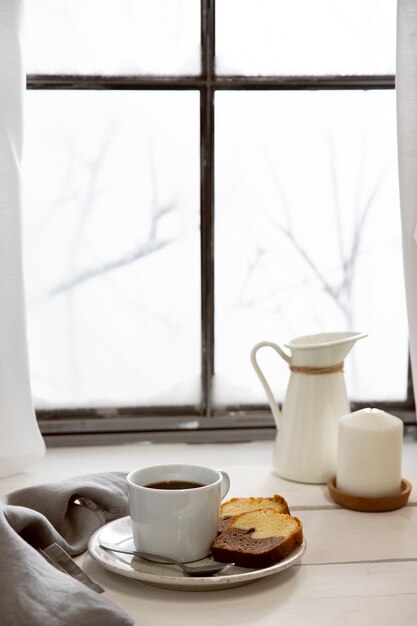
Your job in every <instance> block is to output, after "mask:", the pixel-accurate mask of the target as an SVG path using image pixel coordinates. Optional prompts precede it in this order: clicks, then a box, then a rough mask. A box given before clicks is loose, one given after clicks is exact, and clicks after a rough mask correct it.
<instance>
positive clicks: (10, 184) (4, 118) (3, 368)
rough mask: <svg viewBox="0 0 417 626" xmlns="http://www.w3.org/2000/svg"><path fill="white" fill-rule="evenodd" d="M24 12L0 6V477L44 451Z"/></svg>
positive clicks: (17, 6)
mask: <svg viewBox="0 0 417 626" xmlns="http://www.w3.org/2000/svg"><path fill="white" fill-rule="evenodd" d="M22 11H23V3H22V1H21V0H0V476H7V475H9V474H14V473H16V472H19V471H21V470H22V469H24V468H26V467H28V466H30V465H31V464H32V463H33V462H34V461H36V460H37V459H38V458H40V457H41V456H42V455H43V453H44V450H45V446H44V442H43V439H42V437H41V435H40V432H39V429H38V426H37V423H36V418H35V414H34V410H33V405H32V397H31V389H30V381H29V367H28V355H27V341H26V325H25V303H24V289H23V272H22V250H21V223H20V210H21V188H20V182H21V181H20V166H21V154H22V141H23V93H24V85H25V76H24V72H23V64H22V54H21V41H20V37H21V21H22V19H21V18H22Z"/></svg>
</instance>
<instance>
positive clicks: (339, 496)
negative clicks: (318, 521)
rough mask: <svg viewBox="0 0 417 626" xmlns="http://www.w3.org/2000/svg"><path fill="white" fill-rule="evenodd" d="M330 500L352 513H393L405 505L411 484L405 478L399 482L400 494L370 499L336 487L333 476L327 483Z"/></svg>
mask: <svg viewBox="0 0 417 626" xmlns="http://www.w3.org/2000/svg"><path fill="white" fill-rule="evenodd" d="M327 487H328V489H329V493H330V496H331V497H332V499H333V500H334V501H335V502H336V503H337V504H340V505H341V506H344V507H345V508H346V509H352V510H353V511H366V512H368V513H382V512H384V511H394V510H395V509H400V508H401V507H403V506H404V505H405V504H407V501H408V498H409V495H410V493H411V483H409V482H408V480H405V478H403V479H402V481H401V492H400V493H398V494H396V495H395V496H379V497H376V498H371V497H367V496H355V495H352V494H350V493H346V492H344V491H340V489H338V488H337V487H336V476H333V478H331V479H330V480H329V482H328V483H327Z"/></svg>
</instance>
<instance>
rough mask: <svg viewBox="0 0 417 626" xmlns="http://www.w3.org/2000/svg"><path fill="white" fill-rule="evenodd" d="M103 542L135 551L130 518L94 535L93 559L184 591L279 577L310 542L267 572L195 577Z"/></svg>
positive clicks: (239, 570) (118, 571) (238, 570)
mask: <svg viewBox="0 0 417 626" xmlns="http://www.w3.org/2000/svg"><path fill="white" fill-rule="evenodd" d="M100 540H102V541H108V542H110V543H115V544H118V545H119V546H120V547H123V548H125V549H127V550H130V549H132V550H134V545H133V538H132V529H131V525H130V517H122V518H120V519H118V520H115V521H113V522H110V523H109V524H106V525H105V526H103V527H102V528H99V530H97V532H95V533H94V535H93V536H92V537H91V539H90V541H89V544H88V551H89V553H90V555H91V556H92V558H93V559H94V560H96V561H97V562H98V563H100V564H101V565H102V566H103V567H105V568H106V569H108V570H110V571H111V572H114V573H115V574H120V575H122V576H127V577H128V578H135V579H137V580H140V581H141V582H143V583H146V584H147V585H152V586H153V587H162V588H164V589H176V590H180V591H214V590H216V589H224V588H227V587H240V586H241V585H246V584H248V583H251V582H253V581H254V580H257V579H258V578H264V577H265V576H271V575H272V574H278V572H282V571H283V570H285V569H287V568H288V567H291V566H292V565H295V563H297V561H299V560H300V559H301V557H302V555H303V554H304V551H305V549H306V543H305V541H303V543H302V545H301V546H300V547H299V548H297V549H296V550H294V552H293V553H292V554H290V555H289V556H288V557H287V558H286V559H284V560H283V561H280V563H276V565H271V566H270V567H265V568H264V569H247V568H245V567H237V566H234V567H232V568H231V569H229V570H227V572H225V573H224V574H221V573H220V574H216V575H215V576H207V577H202V578H193V577H191V576H187V575H186V574H184V573H183V572H182V571H181V570H180V569H179V568H177V567H175V565H168V564H167V565H165V564H161V563H151V562H150V561H146V560H144V559H141V558H139V557H133V556H129V555H128V554H116V553H115V552H109V551H108V550H104V549H103V548H101V547H100ZM210 560H211V559H210V558H209V557H208V558H206V559H202V560H201V561H196V563H195V564H196V565H197V564H204V563H206V562H209V561H210Z"/></svg>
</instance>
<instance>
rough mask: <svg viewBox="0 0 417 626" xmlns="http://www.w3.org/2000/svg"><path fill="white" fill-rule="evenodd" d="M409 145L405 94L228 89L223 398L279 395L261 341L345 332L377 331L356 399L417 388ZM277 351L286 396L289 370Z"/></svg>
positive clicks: (349, 366)
mask: <svg viewBox="0 0 417 626" xmlns="http://www.w3.org/2000/svg"><path fill="white" fill-rule="evenodd" d="M396 153H397V150H396V122H395V93H394V92H393V91H368V92H366V91H352V92H341V91H338V92H334V91H333V92H332V91H327V92H318V91H316V92H314V91H311V92H258V93H254V92H232V93H231V92H221V93H218V94H217V97H216V158H217V164H216V219H217V223H216V248H215V249H216V298H217V300H216V320H215V324H216V376H217V383H216V393H217V402H219V403H223V402H236V401H239V402H265V396H264V394H263V391H262V388H261V385H260V383H259V381H258V379H257V377H256V375H255V372H254V371H253V369H252V366H251V364H250V361H249V353H250V350H251V348H252V346H253V345H254V344H255V343H256V342H258V341H262V340H270V341H275V342H277V343H281V344H282V343H285V342H286V341H288V340H290V339H292V338H294V337H297V336H300V335H307V334H310V333H316V332H331V331H343V330H355V331H362V332H367V333H369V336H368V337H367V338H366V339H363V340H362V341H360V342H358V344H357V345H356V346H355V347H354V349H353V350H352V352H351V354H350V355H349V356H348V360H347V363H346V382H347V388H348V393H349V396H350V397H351V398H352V399H356V400H364V401H366V400H404V399H405V395H406V381H407V356H408V346H407V340H408V337H407V321H406V313H405V304H404V293H403V273H402V256H401V254H402V253H401V234H400V210H399V198H398V189H397V164H396ZM263 352H265V353H266V354H265V355H262V351H261V354H260V356H261V357H264V358H265V359H266V361H265V367H266V368H270V369H268V370H267V371H269V372H270V375H269V378H270V380H271V382H272V383H273V386H274V388H275V390H276V393H277V396H278V397H280V398H282V397H283V393H284V390H285V388H286V385H287V382H288V368H287V367H286V366H285V365H284V362H282V363H281V362H278V361H279V357H278V356H277V355H276V354H275V353H274V352H273V351H272V350H271V351H267V350H264V351H263ZM269 352H271V354H268V353H269ZM274 383H275V384H274Z"/></svg>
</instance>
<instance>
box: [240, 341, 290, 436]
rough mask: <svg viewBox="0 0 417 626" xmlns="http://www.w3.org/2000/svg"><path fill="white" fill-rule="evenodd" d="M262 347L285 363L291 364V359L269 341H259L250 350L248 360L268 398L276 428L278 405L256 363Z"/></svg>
mask: <svg viewBox="0 0 417 626" xmlns="http://www.w3.org/2000/svg"><path fill="white" fill-rule="evenodd" d="M264 347H268V348H273V349H274V350H275V352H278V354H279V355H280V357H282V358H283V359H284V361H286V362H287V363H290V362H291V357H290V356H289V355H288V354H286V353H285V352H284V350H283V349H282V348H280V346H278V345H277V344H276V343H272V342H271V341H260V342H259V343H257V344H256V345H255V346H254V347H253V348H252V351H251V353H250V360H251V362H252V365H253V367H254V369H255V372H256V373H257V375H258V377H259V380H260V381H261V383H262V385H263V388H264V389H265V392H266V397H267V398H268V402H269V406H270V407H271V411H272V415H273V416H274V419H275V422H276V425H277V428H278V427H279V423H280V421H281V411H280V410H279V407H278V403H277V401H276V400H275V397H274V394H273V393H272V391H271V387H270V386H269V384H268V381H267V380H266V378H265V376H264V374H263V372H262V370H261V368H260V367H259V365H258V361H257V360H256V353H257V352H258V350H259V349H260V348H264Z"/></svg>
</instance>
